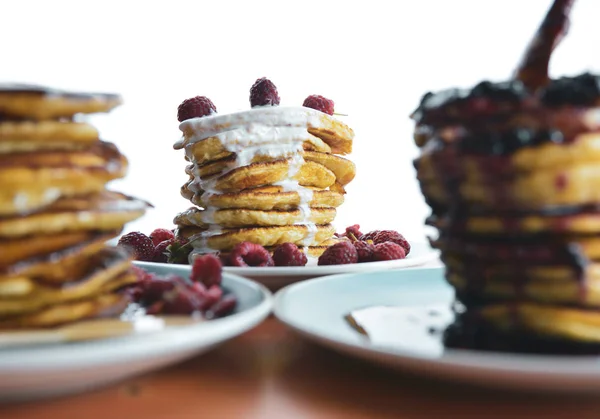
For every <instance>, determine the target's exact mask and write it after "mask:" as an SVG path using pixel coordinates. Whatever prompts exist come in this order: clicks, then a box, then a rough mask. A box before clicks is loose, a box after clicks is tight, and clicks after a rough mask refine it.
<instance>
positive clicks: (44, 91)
mask: <svg viewBox="0 0 600 419" xmlns="http://www.w3.org/2000/svg"><path fill="white" fill-rule="evenodd" d="M11 94H29V95H37V96H61V97H64V98H67V99H74V100H90V99H105V100H111V101H112V100H120V99H121V96H120V95H118V94H115V93H93V92H72V91H68V90H61V89H54V88H50V87H47V86H41V85H35V84H25V83H0V95H11Z"/></svg>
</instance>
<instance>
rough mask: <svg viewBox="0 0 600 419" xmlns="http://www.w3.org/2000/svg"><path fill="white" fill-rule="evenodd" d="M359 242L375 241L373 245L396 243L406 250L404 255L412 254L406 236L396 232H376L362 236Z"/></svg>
mask: <svg viewBox="0 0 600 419" xmlns="http://www.w3.org/2000/svg"><path fill="white" fill-rule="evenodd" d="M359 240H362V241H367V240H373V243H375V244H379V243H385V242H394V243H396V244H399V245H400V246H402V247H403V248H404V253H405V254H407V255H408V254H409V253H410V243H409V242H408V241H407V240H406V239H405V238H404V236H403V235H402V234H400V233H398V232H397V231H394V230H374V231H371V232H369V233H367V234H363V235H362V236H360V238H359Z"/></svg>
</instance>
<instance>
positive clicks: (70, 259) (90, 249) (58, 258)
mask: <svg viewBox="0 0 600 419" xmlns="http://www.w3.org/2000/svg"><path fill="white" fill-rule="evenodd" d="M118 234H119V231H113V232H104V233H93V234H87V235H85V238H84V239H83V240H82V241H75V243H74V244H72V245H67V246H66V247H61V248H59V249H58V250H55V251H51V252H48V251H42V252H40V253H39V254H34V255H33V256H29V257H25V256H24V257H23V258H22V259H19V260H18V261H17V262H15V263H14V264H12V265H8V266H5V267H4V268H3V269H2V270H1V271H0V282H2V281H8V280H12V279H14V278H15V277H20V278H23V277H27V278H33V279H40V280H43V281H44V282H48V283H55V284H61V283H63V282H65V281H68V280H69V278H72V277H78V276H82V275H83V270H84V269H85V266H86V261H87V260H88V259H89V258H90V257H91V256H92V255H94V254H96V253H98V252H100V251H101V250H102V249H104V248H105V247H106V242H107V241H108V240H110V239H111V238H113V237H115V236H117V235H118ZM9 246H10V245H9Z"/></svg>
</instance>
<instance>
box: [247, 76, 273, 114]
mask: <svg viewBox="0 0 600 419" xmlns="http://www.w3.org/2000/svg"><path fill="white" fill-rule="evenodd" d="M267 105H271V106H277V105H279V94H278V93H277V87H275V85H274V84H273V82H272V81H271V80H269V79H267V78H266V77H262V78H260V79H258V80H256V81H255V82H254V84H253V85H252V87H251V88H250V107H252V108H254V107H255V106H267Z"/></svg>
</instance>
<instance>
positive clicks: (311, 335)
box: [273, 267, 600, 382]
mask: <svg viewBox="0 0 600 419" xmlns="http://www.w3.org/2000/svg"><path fill="white" fill-rule="evenodd" d="M444 269H445V268H444V267H424V268H422V269H415V270H397V271H394V274H396V275H397V274H399V273H400V275H418V274H419V273H422V272H423V271H438V272H439V273H440V275H441V276H442V278H443V272H444ZM390 273H391V272H390V271H387V270H385V271H372V272H358V273H348V274H339V275H329V276H325V277H320V278H315V279H312V280H310V281H303V282H298V283H294V284H290V285H288V286H286V287H284V288H282V289H280V290H279V291H277V292H276V293H275V294H274V297H273V298H274V302H273V315H274V316H275V317H276V318H277V319H278V320H279V321H281V322H282V323H283V324H285V325H286V326H288V327H290V328H291V329H293V330H295V331H296V332H298V333H300V334H301V335H303V336H305V337H306V338H308V339H309V340H313V341H317V342H319V343H321V344H324V345H326V346H328V347H330V348H342V349H343V350H344V352H346V353H353V354H355V355H356V356H358V357H360V358H362V359H372V357H383V358H391V359H393V360H394V361H400V362H401V363H402V364H403V367H409V365H408V364H412V367H427V366H431V367H435V368H439V369H440V370H442V371H448V370H450V369H456V368H460V369H461V370H463V371H462V372H463V373H473V372H479V373H481V372H487V373H495V374H502V375H506V374H515V373H517V374H519V375H521V376H522V375H527V376H532V375H536V376H546V377H557V376H561V377H562V378H576V379H584V378H591V377H595V378H597V379H598V381H599V382H600V356H595V355H582V356H568V355H567V356H564V355H562V356H561V355H535V354H516V353H515V354H512V353H510V354H507V353H501V352H485V351H477V350H457V349H451V350H447V352H446V353H445V354H444V355H443V356H441V357H439V358H432V357H425V356H418V354H415V353H411V352H409V351H403V350H395V349H391V348H383V347H377V346H374V345H369V344H368V341H367V340H365V341H362V343H356V342H350V341H348V340H347V339H342V338H336V337H331V336H327V335H326V334H323V333H320V332H319V331H318V330H317V331H315V330H310V328H307V327H304V325H303V324H302V323H301V322H297V321H295V320H294V319H293V318H291V317H290V316H287V315H286V314H285V308H284V307H283V306H284V303H285V301H284V300H285V299H286V298H289V297H288V296H289V295H290V293H293V292H294V291H295V290H297V289H299V288H306V287H314V286H318V285H319V283H322V282H330V281H340V280H344V279H347V278H348V277H358V276H368V275H389V274H390ZM371 281H372V279H371ZM592 363H593V364H595V365H596V369H592V368H590V365H591V364H592ZM550 364H551V365H552V366H553V368H552V369H551V370H548V365H550ZM405 369H409V368H405ZM413 369H414V368H413Z"/></svg>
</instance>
